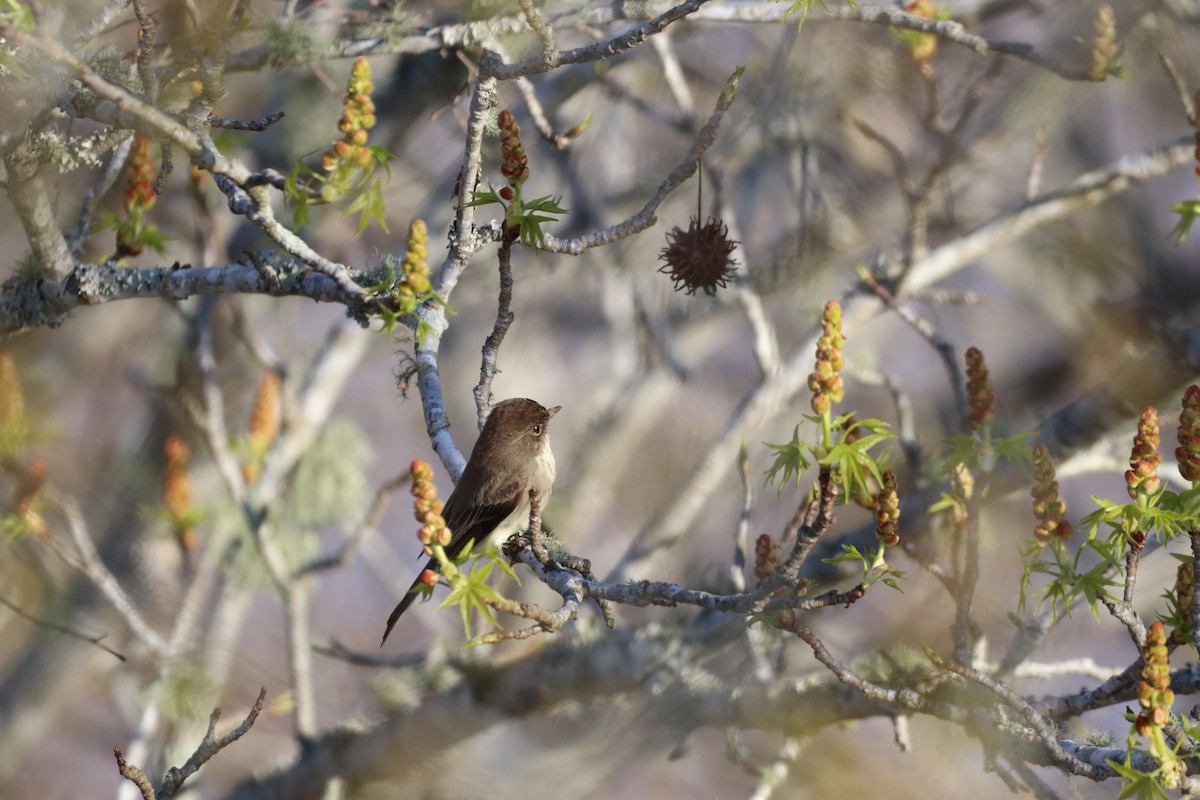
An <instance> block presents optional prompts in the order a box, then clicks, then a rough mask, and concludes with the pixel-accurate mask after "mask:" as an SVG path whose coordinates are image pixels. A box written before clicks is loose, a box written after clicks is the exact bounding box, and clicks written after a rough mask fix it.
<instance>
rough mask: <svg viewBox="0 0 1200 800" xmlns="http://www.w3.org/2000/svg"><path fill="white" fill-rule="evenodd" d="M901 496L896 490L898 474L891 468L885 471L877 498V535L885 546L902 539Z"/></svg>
mask: <svg viewBox="0 0 1200 800" xmlns="http://www.w3.org/2000/svg"><path fill="white" fill-rule="evenodd" d="M899 525H900V497H899V495H898V494H897V492H896V476H895V475H894V474H893V473H892V471H891V470H890V469H886V470H884V471H883V488H882V489H881V490H880V491H879V495H878V496H877V497H876V499H875V535H876V536H878V537H879V541H880V542H882V543H883V546H884V547H891V546H893V545H895V544H897V543H899V541H900V532H899Z"/></svg>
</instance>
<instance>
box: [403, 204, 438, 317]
mask: <svg viewBox="0 0 1200 800" xmlns="http://www.w3.org/2000/svg"><path fill="white" fill-rule="evenodd" d="M428 259H429V231H428V229H426V227H425V221H424V220H420V219H414V220H413V221H412V224H410V225H409V226H408V252H407V253H405V254H404V262H403V263H402V264H401V265H400V271H401V272H402V273H403V274H402V275H400V276H399V277H400V281H399V285H398V286H397V287H396V297H397V299H398V300H399V301H400V313H401V314H410V313H412V311H413V309H415V308H416V307H417V303H418V302H419V301H420V299H421V298H423V297H424V296H425V295H426V294H427V293H428V292H429V290H430V289H431V288H432V284H431V283H430V282H429V262H428Z"/></svg>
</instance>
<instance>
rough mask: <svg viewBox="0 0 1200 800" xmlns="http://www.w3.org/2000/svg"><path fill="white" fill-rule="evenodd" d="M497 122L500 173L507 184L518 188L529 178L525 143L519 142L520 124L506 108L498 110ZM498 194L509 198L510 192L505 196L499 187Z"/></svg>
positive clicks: (510, 197) (510, 196) (506, 198)
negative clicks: (501, 160) (500, 160)
mask: <svg viewBox="0 0 1200 800" xmlns="http://www.w3.org/2000/svg"><path fill="white" fill-rule="evenodd" d="M497 124H498V125H499V127H500V157H501V158H502V159H503V162H502V163H501V164H500V174H501V175H503V176H504V177H505V179H506V180H507V181H508V184H509V186H512V187H513V188H518V187H520V185H521V184H522V183H524V182H525V181H527V180H529V159H528V158H526V156H525V145H524V144H523V143H522V142H521V126H520V125H518V124H517V118H516V117H514V116H513V114H512V112H511V111H509V110H508V109H505V110H504V111H501V112H500V116H499V118H498V119H497ZM500 196H501V197H503V198H504V199H505V200H511V199H512V192H511V190H510V191H509V194H508V196H505V191H504V190H503V189H501V190H500Z"/></svg>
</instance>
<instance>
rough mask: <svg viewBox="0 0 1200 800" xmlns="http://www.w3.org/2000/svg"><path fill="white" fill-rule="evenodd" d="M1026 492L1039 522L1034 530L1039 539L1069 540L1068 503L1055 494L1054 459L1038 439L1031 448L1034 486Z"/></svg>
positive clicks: (1042, 541) (1042, 542)
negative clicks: (1030, 497)
mask: <svg viewBox="0 0 1200 800" xmlns="http://www.w3.org/2000/svg"><path fill="white" fill-rule="evenodd" d="M1029 493H1030V494H1031V495H1032V496H1033V516H1034V517H1036V518H1037V521H1038V524H1037V527H1035V528H1034V529H1033V535H1034V536H1035V537H1036V538H1037V540H1038V542H1039V543H1040V544H1047V543H1048V542H1049V541H1050V540H1051V538H1057V539H1058V540H1059V541H1062V542H1065V541H1066V540H1067V539H1070V538H1071V523H1070V522H1068V521H1067V519H1066V513H1067V504H1066V503H1064V502H1063V501H1062V499H1061V498H1060V497H1059V495H1058V478H1057V477H1056V476H1055V474H1054V461H1053V460H1052V459H1051V458H1050V451H1049V450H1048V449H1046V445H1044V444H1042V443H1040V442H1039V443H1038V444H1036V445H1034V447H1033V488H1032V489H1030V491H1029Z"/></svg>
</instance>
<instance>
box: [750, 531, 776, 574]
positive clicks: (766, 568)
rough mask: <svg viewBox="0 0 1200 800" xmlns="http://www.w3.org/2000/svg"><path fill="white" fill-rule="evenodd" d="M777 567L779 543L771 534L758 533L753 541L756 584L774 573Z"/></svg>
mask: <svg viewBox="0 0 1200 800" xmlns="http://www.w3.org/2000/svg"><path fill="white" fill-rule="evenodd" d="M777 569H779V545H778V544H776V543H775V540H774V539H772V538H771V534H769V533H764V534H760V535H759V537H758V538H757V539H756V540H755V541H754V577H756V578H758V583H757V584H756V585H757V586H762V582H763V581H765V580H766V579H767V578H769V577H771V576H772V575H774V574H775V570H777Z"/></svg>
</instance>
